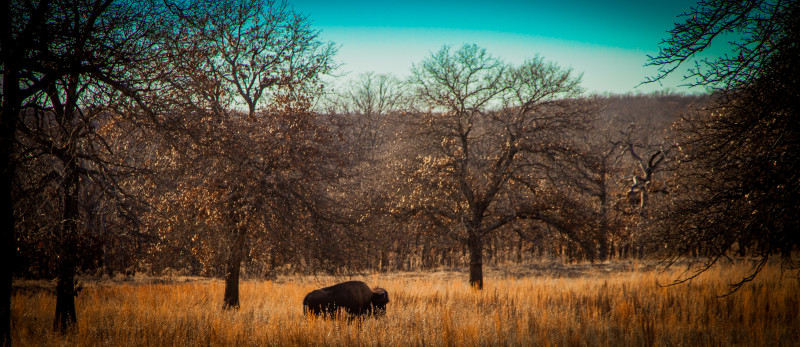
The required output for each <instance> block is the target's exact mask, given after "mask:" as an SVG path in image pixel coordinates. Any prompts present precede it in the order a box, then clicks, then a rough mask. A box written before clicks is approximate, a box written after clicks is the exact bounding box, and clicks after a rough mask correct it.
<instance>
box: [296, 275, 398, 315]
mask: <svg viewBox="0 0 800 347" xmlns="http://www.w3.org/2000/svg"><path fill="white" fill-rule="evenodd" d="M388 302H389V293H387V292H386V290H385V289H382V288H375V289H374V290H373V289H370V288H369V286H368V285H367V284H366V283H364V282H361V281H350V282H344V283H339V284H336V285H332V286H330V287H325V288H322V289H317V290H314V291H312V292H311V293H308V294H307V295H306V297H305V299H303V312H305V313H306V314H308V313H312V314H315V315H322V316H327V315H333V314H334V313H335V312H336V311H337V310H338V309H340V308H341V309H343V310H345V311H346V312H347V313H348V314H350V315H351V316H357V315H366V314H382V313H384V312H386V303H388Z"/></svg>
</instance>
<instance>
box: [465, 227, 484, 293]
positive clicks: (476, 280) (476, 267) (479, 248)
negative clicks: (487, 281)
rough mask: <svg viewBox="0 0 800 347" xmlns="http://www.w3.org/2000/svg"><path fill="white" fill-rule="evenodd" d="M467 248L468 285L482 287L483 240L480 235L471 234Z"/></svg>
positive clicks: (476, 287)
mask: <svg viewBox="0 0 800 347" xmlns="http://www.w3.org/2000/svg"><path fill="white" fill-rule="evenodd" d="M467 247H468V248H469V285H470V286H472V287H473V288H475V289H483V240H482V239H481V237H480V236H477V235H471V236H470V237H469V240H467Z"/></svg>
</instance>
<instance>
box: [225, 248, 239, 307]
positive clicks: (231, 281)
mask: <svg viewBox="0 0 800 347" xmlns="http://www.w3.org/2000/svg"><path fill="white" fill-rule="evenodd" d="M240 269H241V258H240V259H230V260H228V264H227V265H226V269H225V297H224V301H225V302H224V304H223V306H222V307H224V308H226V309H229V308H232V309H237V308H239V271H240Z"/></svg>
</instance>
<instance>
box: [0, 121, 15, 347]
mask: <svg viewBox="0 0 800 347" xmlns="http://www.w3.org/2000/svg"><path fill="white" fill-rule="evenodd" d="M4 117H5V115H4ZM3 122H4V123H5V119H4V120H3ZM3 125H4V127H5V124H3ZM4 130H5V129H4ZM6 140H8V139H7V138H6V134H5V131H4V134H3V143H2V146H3V148H2V149H0V150H1V151H2V154H0V161H1V162H0V165H2V167H0V170H2V172H0V223H2V224H0V231H1V232H2V238H0V245H3V246H2V249H0V253H2V254H3V264H5V265H3V266H0V272H2V274H0V282H1V283H0V345H1V346H11V285H12V279H13V274H14V267H15V264H16V261H15V259H14V258H15V255H16V246H15V244H14V242H15V240H14V202H13V198H12V196H11V187H12V180H13V178H14V168H13V166H12V165H13V164H12V163H11V151H12V148H13V147H12V145H11V144H9V142H11V143H13V141H6Z"/></svg>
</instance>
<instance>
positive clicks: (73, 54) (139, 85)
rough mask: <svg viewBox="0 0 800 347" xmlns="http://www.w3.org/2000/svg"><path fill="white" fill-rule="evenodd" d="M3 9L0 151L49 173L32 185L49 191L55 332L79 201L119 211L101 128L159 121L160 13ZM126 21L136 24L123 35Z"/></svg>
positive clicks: (70, 308)
mask: <svg viewBox="0 0 800 347" xmlns="http://www.w3.org/2000/svg"><path fill="white" fill-rule="evenodd" d="M8 3H10V4H8V5H7V6H8V7H7V8H6V9H7V10H8V11H4V13H5V14H8V15H10V17H11V20H9V21H5V23H7V24H4V25H8V27H7V28H6V29H8V30H4V31H3V33H4V34H3V35H4V36H3V43H2V46H3V69H4V70H3V73H4V81H3V87H4V91H3V103H4V105H3V122H4V123H3V124H4V125H3V127H4V129H6V130H7V131H8V132H7V133H4V135H3V136H4V140H3V141H4V143H5V144H8V145H9V146H8V147H5V146H4V150H5V149H6V148H8V150H9V151H11V153H15V152H16V153H20V152H26V153H34V155H35V157H38V158H40V159H41V158H45V160H50V164H51V165H52V166H51V167H52V168H54V169H53V170H54V171H53V172H52V173H47V172H45V175H43V176H42V179H43V181H44V183H47V182H55V186H57V189H56V191H57V193H56V194H57V196H54V197H52V198H55V199H57V201H59V204H57V205H58V208H59V210H58V211H55V212H56V213H58V214H59V215H60V223H59V227H58V229H57V230H56V233H55V235H56V239H57V242H58V244H59V246H58V251H57V252H58V265H57V266H58V271H57V274H58V283H57V288H56V292H57V293H56V294H57V296H56V311H55V319H54V324H53V326H54V328H55V330H57V331H65V330H67V329H68V328H69V327H70V326H72V325H73V324H74V323H75V321H76V319H77V315H76V312H75V302H74V296H75V294H76V292H75V289H74V277H75V272H76V260H77V259H76V255H77V254H78V253H79V251H80V249H79V244H78V240H79V239H80V235H81V234H82V230H83V228H84V226H85V222H86V221H85V219H84V218H83V217H82V216H83V214H84V213H85V211H84V210H82V209H81V206H82V203H81V200H82V195H81V194H82V192H85V189H86V187H87V186H88V185H98V186H100V187H103V188H101V191H102V192H103V194H104V195H105V196H106V198H107V199H110V200H111V201H117V202H119V203H121V206H124V205H125V204H126V203H125V202H124V201H125V200H126V198H125V196H124V190H121V189H118V188H119V184H118V183H119V182H118V181H116V180H117V178H118V177H119V176H118V175H119V174H120V173H123V172H126V171H130V169H131V168H130V167H129V166H127V165H126V163H121V162H119V161H117V160H115V159H113V158H112V157H109V154H110V149H111V147H110V146H109V145H108V142H107V141H106V140H105V134H104V132H103V126H105V125H108V124H111V123H114V122H115V121H116V120H117V119H120V118H122V119H125V120H127V121H129V122H140V123H141V122H146V123H150V124H151V125H153V126H158V124H162V123H163V122H164V119H163V118H162V117H160V116H159V115H158V113H156V112H154V110H153V109H151V108H149V106H150V104H149V103H148V101H149V99H148V98H149V97H150V96H151V95H154V94H152V92H154V91H156V89H157V88H158V83H157V82H156V81H157V80H158V76H159V75H158V74H159V72H160V71H161V70H160V69H159V67H158V61H159V59H158V56H157V54H155V53H156V51H155V50H153V48H154V47H155V46H157V44H158V43H159V42H160V40H161V38H163V37H164V36H163V35H162V33H163V30H162V25H161V24H162V23H161V22H160V21H158V20H157V19H158V18H160V17H161V12H160V11H161V10H162V9H161V8H160V7H159V6H156V5H154V4H152V3H149V2H135V1H130V2H114V1H98V2H91V3H86V2H73V1H52V2H51V1H42V2H37V3H35V4H31V3H28V2H23V1H10V2H8ZM134 22H136V23H138V25H136V26H135V27H134V28H131V27H130V23H134ZM156 94H157V93H156ZM15 140H16V141H19V143H20V144H21V146H15V145H14V141H15ZM21 158H22V159H24V157H22V156H20V157H18V158H14V159H17V160H19V159H21ZM5 164H8V165H7V166H5V167H4V173H6V174H9V175H12V176H18V173H15V172H14V170H13V169H12V168H13V165H15V163H13V162H10V161H9V162H7V163H5ZM5 164H4V165H5ZM29 174H31V173H29ZM37 174H38V173H37ZM15 181H16V179H10V180H8V182H15ZM3 182H4V183H3V184H5V182H7V181H5V180H4V181H3ZM6 198H7V197H5V196H4V198H3V199H6ZM122 210H125V208H124V207H123V208H122ZM4 213H5V210H4ZM4 230H6V229H5V228H4ZM8 230H9V231H8V232H10V233H11V232H12V231H11V230H13V229H12V228H10V229H8ZM12 254H13V252H12ZM4 300H5V299H4Z"/></svg>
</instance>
